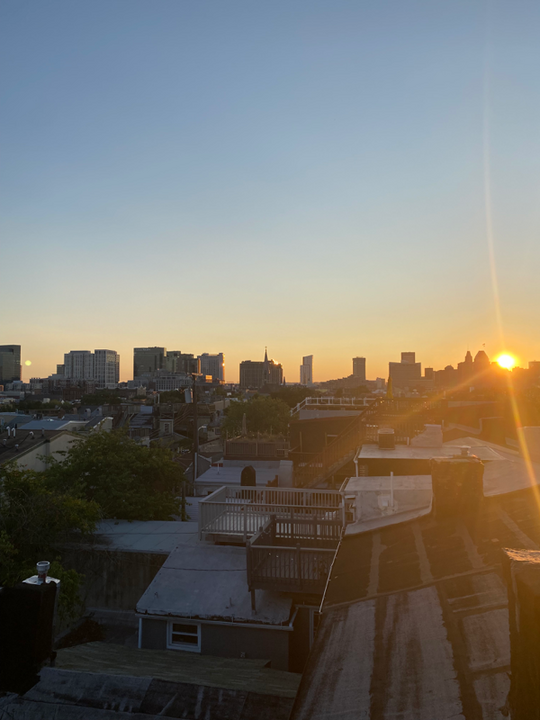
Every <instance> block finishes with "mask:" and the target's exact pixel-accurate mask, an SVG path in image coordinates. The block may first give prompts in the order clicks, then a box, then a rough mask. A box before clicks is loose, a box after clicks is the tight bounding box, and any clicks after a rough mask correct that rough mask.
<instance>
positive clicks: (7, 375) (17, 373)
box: [0, 345, 21, 385]
mask: <svg viewBox="0 0 540 720" xmlns="http://www.w3.org/2000/svg"><path fill="white" fill-rule="evenodd" d="M20 379H21V346H20V345H0V384H1V385H3V384H4V383H8V382H15V381H16V380H20Z"/></svg>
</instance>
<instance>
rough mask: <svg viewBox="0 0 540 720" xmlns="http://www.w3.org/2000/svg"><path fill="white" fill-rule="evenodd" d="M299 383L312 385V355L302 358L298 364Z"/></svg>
mask: <svg viewBox="0 0 540 720" xmlns="http://www.w3.org/2000/svg"><path fill="white" fill-rule="evenodd" d="M300 385H307V386H308V387H309V386H310V385H313V355H306V356H305V357H303V358H302V364H301V365H300Z"/></svg>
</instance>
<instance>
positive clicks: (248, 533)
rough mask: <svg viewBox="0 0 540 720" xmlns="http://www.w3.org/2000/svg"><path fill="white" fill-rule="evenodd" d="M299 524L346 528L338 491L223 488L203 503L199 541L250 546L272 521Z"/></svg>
mask: <svg viewBox="0 0 540 720" xmlns="http://www.w3.org/2000/svg"><path fill="white" fill-rule="evenodd" d="M271 516H275V517H276V518H277V520H278V522H279V521H280V520H287V522H289V523H292V524H293V525H294V523H297V522H298V521H301V520H307V521H313V520H332V521H334V522H337V523H339V524H340V526H341V527H342V526H344V525H345V505H344V498H343V496H342V494H341V493H340V492H339V491H337V490H301V489H292V488H253V487H240V488H233V487H222V488H220V489H219V490H216V491H215V492H213V493H212V494H211V495H208V497H206V498H204V500H201V502H200V503H199V538H200V539H201V540H202V539H210V540H214V541H228V542H231V541H232V542H235V541H236V542H239V543H244V544H245V543H246V542H247V541H248V539H249V538H251V537H252V536H253V535H254V534H255V533H257V532H258V531H259V529H260V528H262V527H263V526H264V525H265V524H266V523H267V522H268V521H269V520H270V517H271Z"/></svg>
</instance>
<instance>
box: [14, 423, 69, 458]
mask: <svg viewBox="0 0 540 720" xmlns="http://www.w3.org/2000/svg"><path fill="white" fill-rule="evenodd" d="M27 427H28V425H25V426H24V430H20V429H19V430H17V435H16V437H13V436H12V437H9V438H8V435H7V432H3V433H2V434H1V438H2V439H1V440H0V464H3V463H6V462H9V461H10V460H14V459H16V458H20V457H21V456H23V455H24V454H25V453H26V452H28V451H29V450H35V449H36V448H38V447H40V446H44V445H45V443H46V442H48V441H49V440H51V439H52V438H54V437H56V436H57V435H61V434H63V433H65V432H68V431H67V430H58V429H52V428H51V429H50V430H43V431H39V432H36V431H32V430H27V429H26V428H27ZM4 440H5V444H4ZM16 445H17V446H18V447H17V448H16V447H15V446H16Z"/></svg>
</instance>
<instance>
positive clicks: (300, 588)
mask: <svg viewBox="0 0 540 720" xmlns="http://www.w3.org/2000/svg"><path fill="white" fill-rule="evenodd" d="M285 526H286V524H285V523H280V522H279V521H278V520H277V519H276V518H275V517H273V518H271V519H270V520H269V521H268V522H267V523H266V524H265V526H264V527H263V528H261V530H260V531H259V532H258V533H257V534H256V535H255V536H254V537H253V538H252V540H251V541H248V543H247V546H246V557H247V581H248V587H249V590H250V591H251V592H253V590H255V589H261V590H264V589H273V590H277V591H278V592H306V593H313V594H319V593H322V592H323V591H324V587H325V584H326V580H327V578H328V573H329V571H330V566H331V564H332V560H333V558H334V555H335V553H336V548H337V546H338V542H339V539H340V536H341V527H340V526H338V525H337V523H335V522H333V521H329V520H322V521H320V522H319V523H318V524H314V523H312V522H310V523H307V524H306V527H305V528H304V529H303V530H301V532H300V534H301V536H302V538H301V539H300V538H298V537H295V535H296V533H297V531H298V528H290V529H289V532H287V530H286V529H285ZM294 540H298V541H297V542H296V543H295V544H293V542H294Z"/></svg>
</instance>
